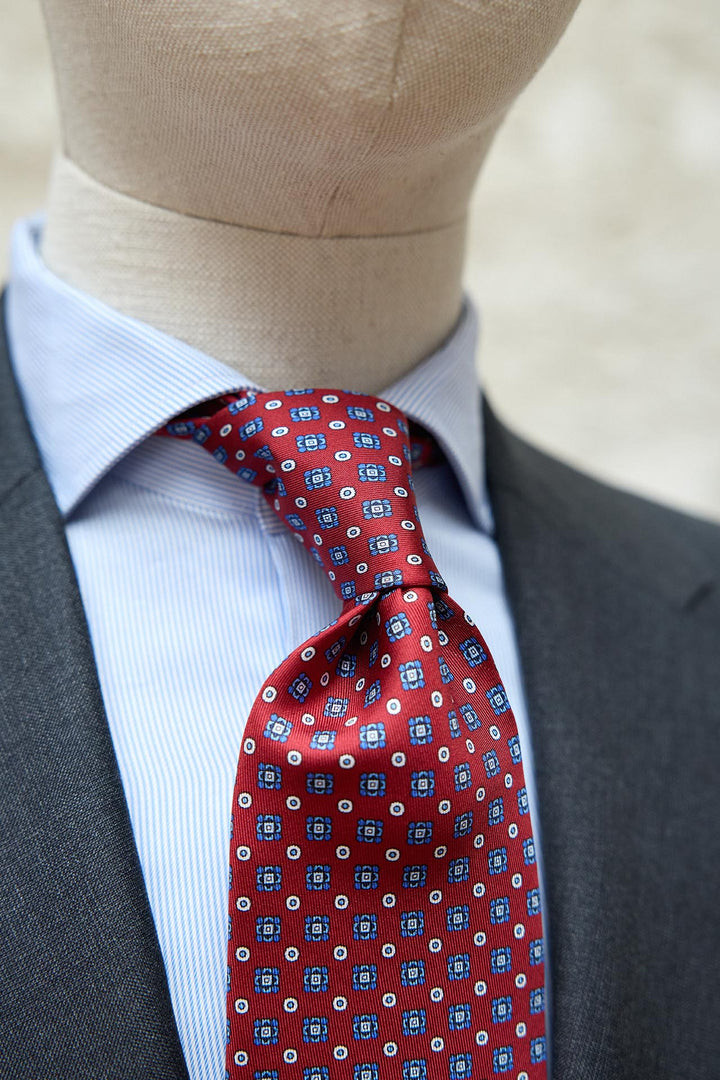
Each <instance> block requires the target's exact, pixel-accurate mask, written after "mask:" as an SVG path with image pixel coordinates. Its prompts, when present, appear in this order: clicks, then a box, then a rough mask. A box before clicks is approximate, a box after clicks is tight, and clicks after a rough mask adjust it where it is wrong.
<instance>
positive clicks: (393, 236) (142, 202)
mask: <svg viewBox="0 0 720 1080" xmlns="http://www.w3.org/2000/svg"><path fill="white" fill-rule="evenodd" d="M57 160H62V161H63V165H64V167H65V168H67V166H68V165H69V166H70V168H71V169H72V170H74V171H76V172H77V173H78V174H80V176H81V177H82V178H83V180H84V181H85V182H89V183H90V184H93V185H95V186H96V187H97V188H98V189H99V190H101V191H103V192H105V193H108V194H109V195H110V196H112V197H113V198H116V199H127V200H128V201H129V202H132V203H137V204H138V205H139V206H145V207H150V208H152V209H154V210H159V211H161V212H162V213H164V214H168V215H171V216H172V217H176V218H183V219H186V220H192V221H202V222H207V223H208V224H211V225H224V226H226V227H227V228H232V229H238V230H242V231H244V232H248V233H259V234H264V235H266V236H285V237H288V238H291V239H297V240H322V241H326V242H328V241H333V240H343V241H345V242H347V241H349V240H357V241H358V242H360V241H363V240H373V241H378V240H388V241H390V240H398V239H402V238H403V237H407V238H408V239H409V238H411V237H414V236H426V235H431V234H432V233H441V232H445V231H449V230H451V229H455V228H457V227H458V226H459V225H461V224H463V223H464V222H465V220H466V218H467V210H466V209H463V212H462V214H460V215H459V217H457V218H453V220H452V221H448V222H444V223H443V224H442V225H432V226H430V227H428V228H424V229H412V230H408V231H407V232H397V233H359V234H358V233H348V234H335V235H331V236H326V235H323V232H322V230H321V232H320V233H298V232H290V231H289V230H285V229H261V228H259V227H258V226H256V225H243V224H242V223H241V222H237V221H226V220H224V219H223V218H213V217H203V216H202V215H200V214H193V213H190V212H188V211H184V210H174V209H172V208H171V207H167V206H162V205H161V204H160V203H154V202H151V201H150V200H148V199H142V198H140V197H139V196H137V195H131V194H129V193H128V192H125V191H120V190H119V189H118V188H113V187H110V186H109V185H108V184H105V183H104V182H103V181H102V180H99V179H98V178H97V177H95V176H93V175H92V174H91V173H89V172H88V171H87V170H86V169H85V168H83V166H81V165H78V163H77V162H76V161H74V160H73V158H71V157H70V156H69V155H68V154H66V153H60V154H58V157H57ZM341 183H342V182H339V183H338V185H337V188H336V189H335V191H334V192H333V195H332V196H331V200H330V202H329V203H328V211H329V209H330V205H331V203H332V200H333V199H334V197H335V194H336V192H337V190H338V189H339V187H340V186H341ZM323 228H324V224H323Z"/></svg>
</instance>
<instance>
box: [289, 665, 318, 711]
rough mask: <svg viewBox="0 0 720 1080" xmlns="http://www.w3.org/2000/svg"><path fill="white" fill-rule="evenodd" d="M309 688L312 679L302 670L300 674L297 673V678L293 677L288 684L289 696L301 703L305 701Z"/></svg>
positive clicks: (310, 687) (310, 688)
mask: <svg viewBox="0 0 720 1080" xmlns="http://www.w3.org/2000/svg"><path fill="white" fill-rule="evenodd" d="M311 690H312V681H311V679H310V678H309V677H308V676H307V675H305V673H304V672H303V674H302V675H298V676H297V678H295V679H293V681H292V682H291V683H290V685H289V686H288V693H289V694H290V696H291V697H294V698H295V700H296V701H299V702H300V703H301V704H302V702H303V701H305V699H306V697H307V696H308V694H309V693H310V691H311Z"/></svg>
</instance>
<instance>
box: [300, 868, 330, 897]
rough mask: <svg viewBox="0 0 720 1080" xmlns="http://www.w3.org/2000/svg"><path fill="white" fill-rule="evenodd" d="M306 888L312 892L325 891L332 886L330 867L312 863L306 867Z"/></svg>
mask: <svg viewBox="0 0 720 1080" xmlns="http://www.w3.org/2000/svg"><path fill="white" fill-rule="evenodd" d="M305 888H306V889H309V890H310V891H311V892H323V891H324V890H326V889H329V888H330V867H329V866H322V865H312V866H308V867H306V869H305Z"/></svg>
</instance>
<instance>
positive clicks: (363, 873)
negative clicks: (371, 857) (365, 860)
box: [353, 866, 380, 890]
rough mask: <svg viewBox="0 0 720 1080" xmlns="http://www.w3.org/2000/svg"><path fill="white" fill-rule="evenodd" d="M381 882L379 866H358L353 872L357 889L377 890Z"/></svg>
mask: <svg viewBox="0 0 720 1080" xmlns="http://www.w3.org/2000/svg"><path fill="white" fill-rule="evenodd" d="M379 882H380V867H379V866H356V867H355V870H354V872H353V883H354V885H355V888H356V889H363V890H367V889H377V887H378V884H379Z"/></svg>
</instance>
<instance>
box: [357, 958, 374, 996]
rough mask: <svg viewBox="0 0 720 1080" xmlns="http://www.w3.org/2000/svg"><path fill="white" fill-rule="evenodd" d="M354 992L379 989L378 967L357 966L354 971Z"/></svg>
mask: <svg viewBox="0 0 720 1080" xmlns="http://www.w3.org/2000/svg"><path fill="white" fill-rule="evenodd" d="M352 979H353V990H374V989H375V988H376V987H377V966H376V965H375V964H355V966H354V967H353V969H352Z"/></svg>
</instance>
